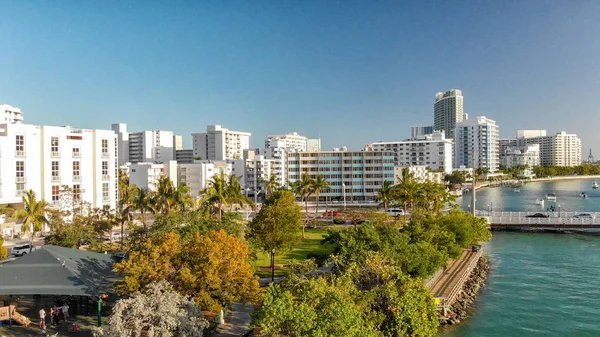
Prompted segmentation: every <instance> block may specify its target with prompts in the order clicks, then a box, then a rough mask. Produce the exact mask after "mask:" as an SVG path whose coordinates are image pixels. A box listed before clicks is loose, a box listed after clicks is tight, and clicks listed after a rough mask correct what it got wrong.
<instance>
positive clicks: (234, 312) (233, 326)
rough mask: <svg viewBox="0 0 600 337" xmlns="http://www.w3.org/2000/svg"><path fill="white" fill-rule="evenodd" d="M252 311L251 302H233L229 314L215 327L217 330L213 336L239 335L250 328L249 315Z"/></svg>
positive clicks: (236, 336) (228, 336)
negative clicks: (222, 322) (223, 322)
mask: <svg viewBox="0 0 600 337" xmlns="http://www.w3.org/2000/svg"><path fill="white" fill-rule="evenodd" d="M253 312H254V306H253V305H252V304H246V305H244V304H241V303H233V304H232V305H231V309H230V310H229V314H228V315H227V318H226V322H225V324H222V325H220V326H219V327H218V328H217V332H216V333H215V334H213V337H239V336H242V335H244V334H245V333H246V332H248V331H249V330H250V328H249V326H250V322H251V321H252V317H251V316H250V315H251V314H252V313H253Z"/></svg>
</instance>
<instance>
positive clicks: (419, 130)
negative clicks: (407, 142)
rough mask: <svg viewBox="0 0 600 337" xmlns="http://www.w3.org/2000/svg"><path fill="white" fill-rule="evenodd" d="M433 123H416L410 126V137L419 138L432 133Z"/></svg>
mask: <svg viewBox="0 0 600 337" xmlns="http://www.w3.org/2000/svg"><path fill="white" fill-rule="evenodd" d="M433 131H434V128H433V125H414V126H412V127H411V128H410V139H417V138H421V137H423V136H428V135H432V134H433Z"/></svg>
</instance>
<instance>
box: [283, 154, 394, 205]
mask: <svg viewBox="0 0 600 337" xmlns="http://www.w3.org/2000/svg"><path fill="white" fill-rule="evenodd" d="M304 173H308V174H309V175H310V177H311V178H313V179H314V178H316V176H317V175H319V174H321V175H323V177H324V178H325V179H326V180H327V181H328V182H329V184H330V186H331V187H330V188H328V189H326V190H324V191H323V192H321V194H320V196H321V198H322V199H323V200H326V199H339V200H342V199H344V198H345V199H346V200H376V198H377V193H378V192H379V191H380V190H381V187H382V186H383V182H384V181H390V182H392V183H393V182H394V154H393V153H392V152H388V151H375V150H373V151H318V152H296V153H290V154H289V156H288V174H289V175H288V179H289V183H294V182H295V181H298V180H300V179H301V176H302V174H304Z"/></svg>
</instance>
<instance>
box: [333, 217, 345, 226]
mask: <svg viewBox="0 0 600 337" xmlns="http://www.w3.org/2000/svg"><path fill="white" fill-rule="evenodd" d="M333 223H334V224H336V225H343V224H345V223H346V220H345V219H342V218H334V219H333Z"/></svg>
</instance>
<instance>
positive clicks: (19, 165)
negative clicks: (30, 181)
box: [17, 160, 25, 181]
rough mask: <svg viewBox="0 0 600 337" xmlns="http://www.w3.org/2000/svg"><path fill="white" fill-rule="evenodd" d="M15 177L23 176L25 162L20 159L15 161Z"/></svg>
mask: <svg viewBox="0 0 600 337" xmlns="http://www.w3.org/2000/svg"><path fill="white" fill-rule="evenodd" d="M17 178H25V162H24V161H22V160H20V161H17ZM17 181H18V179H17Z"/></svg>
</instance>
